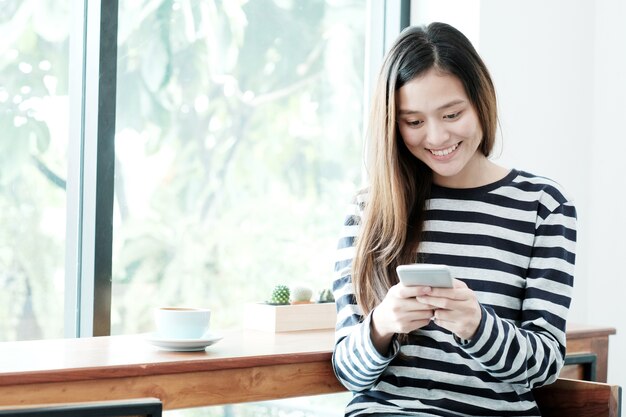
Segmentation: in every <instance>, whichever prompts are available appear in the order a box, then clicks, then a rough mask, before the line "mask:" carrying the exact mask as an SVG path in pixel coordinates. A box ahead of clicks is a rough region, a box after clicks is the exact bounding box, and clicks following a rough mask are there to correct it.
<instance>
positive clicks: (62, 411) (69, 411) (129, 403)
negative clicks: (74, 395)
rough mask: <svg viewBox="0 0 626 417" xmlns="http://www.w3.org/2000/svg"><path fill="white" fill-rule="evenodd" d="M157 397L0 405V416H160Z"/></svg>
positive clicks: (161, 409)
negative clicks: (11, 406) (10, 406)
mask: <svg viewBox="0 0 626 417" xmlns="http://www.w3.org/2000/svg"><path fill="white" fill-rule="evenodd" d="M162 412H163V403H161V400H159V399H158V398H137V399H129V400H115V401H97V402H82V403H63V404H45V405H28V406H18V407H13V408H8V407H0V416H5V417H6V416H11V417H127V416H140V417H161V414H162Z"/></svg>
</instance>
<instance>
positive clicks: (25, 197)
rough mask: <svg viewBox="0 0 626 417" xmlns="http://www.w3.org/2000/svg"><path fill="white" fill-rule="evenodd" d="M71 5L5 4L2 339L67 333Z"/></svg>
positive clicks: (0, 31)
mask: <svg viewBox="0 0 626 417" xmlns="http://www.w3.org/2000/svg"><path fill="white" fill-rule="evenodd" d="M68 27H69V8H68V6H67V4H66V2H57V1H20V0H5V1H3V2H2V7H0V132H1V133H0V213H2V215H0V234H1V236H2V238H1V239H0V341H8V340H25V339H43V338H54V337H62V336H63V328H64V325H63V324H64V316H63V305H64V279H65V268H64V264H65V212H66V193H65V184H66V180H65V179H66V175H67V158H66V152H67V144H68V140H67V137H68V111H69V101H68V53H69V52H68V51H69V29H68Z"/></svg>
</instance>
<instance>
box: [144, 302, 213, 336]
mask: <svg viewBox="0 0 626 417" xmlns="http://www.w3.org/2000/svg"><path fill="white" fill-rule="evenodd" d="M210 323H211V310H209V309H207V308H189V307H159V308H157V309H155V310H154V324H155V325H156V335H157V336H158V337H162V338H164V339H200V338H202V337H203V336H204V335H206V334H207V333H208V331H209V326H210Z"/></svg>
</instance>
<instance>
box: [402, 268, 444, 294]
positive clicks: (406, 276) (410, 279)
mask: <svg viewBox="0 0 626 417" xmlns="http://www.w3.org/2000/svg"><path fill="white" fill-rule="evenodd" d="M396 272H397V273H398V278H400V282H401V283H402V284H404V285H406V286H415V285H424V286H429V287H444V288H452V272H450V268H448V267H447V266H445V265H434V264H410V265H399V266H398V267H397V268H396Z"/></svg>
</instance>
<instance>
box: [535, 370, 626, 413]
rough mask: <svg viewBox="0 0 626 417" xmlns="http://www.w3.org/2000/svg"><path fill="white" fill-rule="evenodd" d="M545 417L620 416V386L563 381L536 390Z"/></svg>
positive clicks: (536, 397)
mask: <svg viewBox="0 0 626 417" xmlns="http://www.w3.org/2000/svg"><path fill="white" fill-rule="evenodd" d="M534 394H535V399H536V400H537V404H538V405H539V410H541V415H542V416H543V417H592V416H593V417H620V416H621V405H622V389H621V387H620V386H618V385H611V384H607V383H602V382H589V381H581V380H575V379H566V378H559V379H558V380H557V381H556V382H555V383H553V384H551V385H547V386H544V387H541V388H537V389H535V390H534Z"/></svg>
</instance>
